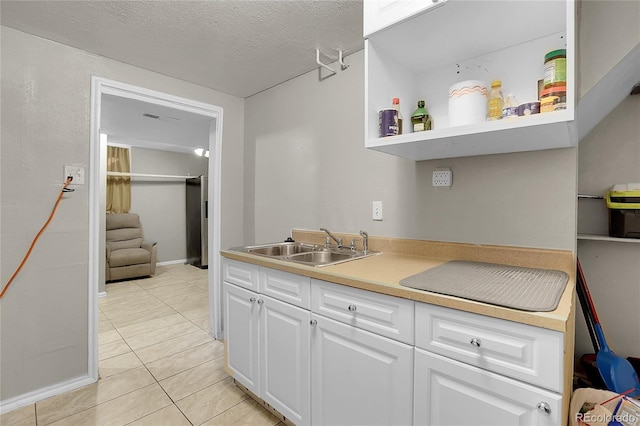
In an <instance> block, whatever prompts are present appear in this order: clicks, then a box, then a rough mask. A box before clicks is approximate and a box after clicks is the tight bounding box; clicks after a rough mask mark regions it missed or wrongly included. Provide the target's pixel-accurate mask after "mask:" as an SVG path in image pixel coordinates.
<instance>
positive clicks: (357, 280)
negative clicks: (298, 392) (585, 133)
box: [221, 231, 575, 332]
mask: <svg viewBox="0 0 640 426" xmlns="http://www.w3.org/2000/svg"><path fill="white" fill-rule="evenodd" d="M300 232H302V231H300ZM294 235H296V234H294ZM297 237H298V238H296V240H298V241H306V242H311V243H317V241H314V240H316V239H317V238H309V235H307V231H304V233H303V234H302V235H297ZM299 237H307V238H306V239H305V238H299ZM372 239H373V240H374V241H372ZM346 241H348V240H346ZM403 241H405V242H406V241H408V242H409V243H408V245H409V246H411V247H408V246H407V245H403V244H402V242H403ZM372 242H374V244H373V245H374V247H372V248H371V250H374V251H378V250H379V248H381V247H382V248H387V250H380V251H382V253H381V254H378V255H374V256H369V257H366V258H361V259H357V260H352V261H349V262H345V263H340V264H336V265H331V266H324V267H320V268H319V267H312V266H306V265H302V264H296V263H293V262H287V261H282V260H277V259H273V258H268V257H264V256H257V255H253V254H248V253H244V252H239V251H234V250H222V251H221V254H222V256H224V257H226V258H229V259H235V260H239V261H243V262H248V263H253V264H257V265H261V266H265V267H268V268H273V269H278V270H282V271H287V272H292V273H295V274H299V275H304V276H308V277H311V278H316V279H319V280H324V281H329V282H333V283H337V284H342V285H346V286H350V287H356V288H360V289H364V290H369V291H374V292H377V293H383V294H388V295H391V296H397V297H402V298H405V299H411V300H416V301H419V302H425V303H430V304H434V305H440V306H446V307H449V308H453V309H459V310H463V311H467V312H473V313H477V314H481V315H486V316H491V317H495V318H500V319H505V320H510V321H515V322H519V323H523V324H529V325H534V326H537V327H543V328H548V329H551V330H557V331H561V332H567V331H572V327H573V326H572V323H571V322H570V321H569V319H570V318H572V315H573V310H574V303H573V301H574V297H573V294H574V290H575V271H574V270H573V266H572V265H573V263H572V262H573V254H572V253H571V252H568V251H561V250H544V249H525V248H518V247H503V246H479V245H469V244H458V243H440V242H430V241H415V240H400V239H386V238H384V239H379V240H378V241H375V237H372V238H370V247H371V245H372V244H371V243H372ZM375 242H377V243H378V244H377V246H378V247H375V246H376V244H375ZM388 243H390V244H388ZM393 248H395V249H397V251H398V252H390V251H389V250H390V249H393ZM433 250H437V253H438V256H437V257H436V256H434V255H433ZM443 254H444V256H445V257H442V255H443ZM496 257H497V258H499V259H502V260H503V261H501V262H496ZM455 259H458V260H460V259H463V260H473V261H485V262H494V263H503V264H508V265H514V266H524V267H537V268H544V269H557V270H562V271H564V272H566V273H567V274H569V281H568V282H567V285H566V287H565V289H564V292H563V293H562V296H561V298H560V302H559V304H558V307H557V308H556V309H555V310H554V311H550V312H529V311H521V310H516V309H510V308H505V307H501V306H496V305H490V304H487V303H482V302H475V301H472V300H467V299H462V298H459V297H454V296H447V295H442V294H437V293H431V292H428V291H423V290H416V289H412V288H409V287H404V286H401V285H400V280H402V279H403V278H406V277H408V276H411V275H414V274H417V273H419V272H423V271H425V270H427V269H429V268H433V267H435V266H438V265H441V264H443V263H445V262H447V261H448V260H455Z"/></svg>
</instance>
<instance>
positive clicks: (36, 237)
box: [0, 178, 72, 299]
mask: <svg viewBox="0 0 640 426" xmlns="http://www.w3.org/2000/svg"><path fill="white" fill-rule="evenodd" d="M71 180H72V178H67V181H66V182H65V183H64V186H63V187H62V190H61V191H60V195H59V196H58V200H57V201H56V204H55V205H54V206H53V210H52V211H51V214H50V215H49V219H47V222H46V223H45V224H44V225H43V226H42V228H40V231H38V233H37V234H36V236H35V238H34V239H33V241H32V242H31V246H30V247H29V251H27V254H25V256H24V258H23V259H22V262H20V266H18V269H16V271H15V272H14V273H13V275H11V278H9V281H7V283H6V284H5V286H4V288H3V289H2V293H0V299H2V297H3V296H4V293H5V292H6V291H7V290H8V289H9V286H10V285H11V282H12V281H13V280H14V278H15V277H16V276H17V275H18V273H19V272H20V270H21V269H22V267H23V266H24V264H25V263H26V262H27V259H29V256H31V252H32V251H33V247H34V246H35V245H36V242H37V241H38V238H40V235H42V233H43V232H44V230H45V229H47V226H49V223H51V220H52V219H53V216H55V214H56V210H58V205H59V204H60V201H62V196H63V195H64V193H65V192H67V191H65V189H67V186H69V184H70V183H71Z"/></svg>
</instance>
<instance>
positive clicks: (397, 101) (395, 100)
mask: <svg viewBox="0 0 640 426" xmlns="http://www.w3.org/2000/svg"><path fill="white" fill-rule="evenodd" d="M393 107H394V108H395V109H397V110H398V134H399V135H401V134H402V113H401V112H400V99H399V98H393Z"/></svg>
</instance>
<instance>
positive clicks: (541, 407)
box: [537, 401, 551, 416]
mask: <svg viewBox="0 0 640 426" xmlns="http://www.w3.org/2000/svg"><path fill="white" fill-rule="evenodd" d="M537 408H538V411H540V412H542V413H544V414H546V415H547V416H549V415H551V407H550V406H549V404H547V403H546V402H544V401H542V402H538V405H537Z"/></svg>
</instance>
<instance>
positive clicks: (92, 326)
mask: <svg viewBox="0 0 640 426" xmlns="http://www.w3.org/2000/svg"><path fill="white" fill-rule="evenodd" d="M102 95H115V96H120V97H123V98H129V99H135V100H139V101H142V102H148V103H152V104H156V105H161V106H164V107H169V108H174V109H179V110H182V111H187V112H192V113H195V114H200V115H204V116H208V117H211V127H210V129H209V166H208V167H209V168H208V174H209V194H208V196H209V205H210V207H213V208H210V209H209V212H210V214H209V219H208V221H209V223H208V225H209V226H208V229H209V231H208V239H209V254H208V258H209V259H208V262H209V268H208V270H207V271H208V285H209V312H210V315H209V326H210V327H211V334H212V335H213V337H214V338H218V337H220V332H221V325H222V321H221V314H222V312H221V309H220V303H219V301H220V300H221V299H220V296H221V293H220V292H221V290H220V283H221V276H220V254H219V253H220V210H221V206H220V200H221V192H222V182H221V178H222V173H221V171H222V122H223V109H222V107H219V106H215V105H211V104H207V103H203V102H199V101H194V100H191V99H186V98H181V97H178V96H174V95H169V94H166V93H162V92H157V91H154V90H150V89H145V88H143V87H138V86H134V85H130V84H126V83H122V82H119V81H114V80H108V79H105V78H102V77H97V76H92V77H91V135H90V146H89V187H88V190H89V268H88V269H89V270H88V281H89V291H88V293H89V296H88V297H89V301H88V302H89V309H88V317H89V318H88V321H89V324H88V325H89V327H88V333H89V336H88V338H89V339H88V358H89V359H88V366H89V376H91V377H92V378H93V379H94V380H97V379H98V296H99V293H100V292H99V285H100V283H101V282H104V278H105V243H104V241H105V234H106V181H107V177H106V152H107V148H106V144H107V140H106V137H103V136H101V134H100V127H101V112H102V111H101V105H102ZM100 296H103V294H100Z"/></svg>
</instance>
